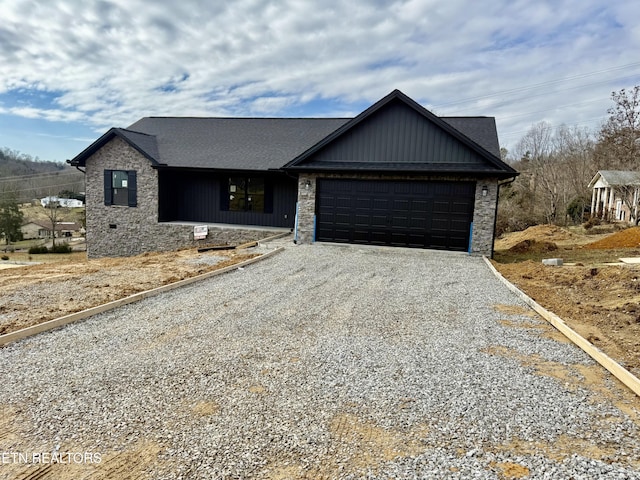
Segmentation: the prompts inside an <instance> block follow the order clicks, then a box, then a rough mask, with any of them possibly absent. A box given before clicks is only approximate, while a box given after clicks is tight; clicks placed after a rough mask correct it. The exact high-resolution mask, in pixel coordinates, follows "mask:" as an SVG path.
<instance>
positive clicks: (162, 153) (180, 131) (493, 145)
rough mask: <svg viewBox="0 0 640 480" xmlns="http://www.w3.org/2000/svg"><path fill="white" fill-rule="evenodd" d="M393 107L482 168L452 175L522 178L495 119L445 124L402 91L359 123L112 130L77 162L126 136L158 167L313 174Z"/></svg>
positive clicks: (301, 121) (154, 121) (149, 121)
mask: <svg viewBox="0 0 640 480" xmlns="http://www.w3.org/2000/svg"><path fill="white" fill-rule="evenodd" d="M393 102H399V103H401V104H402V105H404V106H405V107H408V108H409V109H411V111H413V112H414V113H415V114H417V115H419V116H420V117H421V119H422V120H425V121H426V122H429V124H431V125H434V126H435V128H437V129H438V130H439V131H442V132H444V135H445V136H446V137H447V139H453V140H454V143H456V144H461V145H463V146H464V148H465V149H466V150H465V155H466V156H467V157H469V156H471V157H473V158H474V159H476V164H477V165H475V166H474V168H471V167H470V166H469V165H467V166H466V167H465V166H464V165H454V166H452V167H451V168H450V170H451V171H455V172H459V171H460V170H461V169H463V170H464V168H466V171H472V170H474V169H477V168H476V167H478V168H479V169H480V170H482V171H483V172H487V171H488V172H492V173H498V175H499V176H503V177H510V176H514V175H517V172H516V171H515V170H514V169H512V168H511V167H509V166H508V165H506V164H505V163H503V162H502V161H501V160H500V147H499V144H498V137H497V132H496V125H495V120H494V119H493V118H491V117H443V118H439V117H437V116H435V115H434V114H432V113H431V112H429V111H428V110H426V109H425V108H424V107H422V106H420V105H419V104H417V103H416V102H414V101H413V100H411V99H410V98H409V97H407V96H406V95H404V94H403V93H402V92H400V91H399V90H394V91H393V92H391V93H390V94H389V95H387V96H386V97H385V98H383V99H382V100H380V101H379V102H377V103H376V104H374V105H372V106H371V107H370V108H368V109H367V110H365V111H364V112H363V113H361V114H360V115H358V116H357V117H355V118H205V117H145V118H142V119H140V120H138V121H137V122H135V123H133V124H132V125H130V126H129V127H128V128H112V129H110V130H109V131H108V132H106V133H105V134H104V135H102V136H101V137H100V138H99V139H98V140H96V141H95V142H94V143H93V144H91V145H90V146H89V147H87V148H86V149H85V150H84V151H82V152H81V153H80V154H79V155H77V156H76V157H75V158H74V159H73V160H71V161H70V162H69V163H70V164H71V165H74V166H85V165H86V160H87V159H88V158H89V157H91V156H92V155H93V154H94V153H96V152H97V151H98V150H99V149H100V148H102V147H103V146H104V145H105V144H106V143H107V142H109V141H111V140H112V139H113V138H115V137H118V138H121V139H122V140H124V141H125V142H126V143H127V144H128V145H130V146H131V147H132V148H134V149H136V150H137V151H138V152H140V153H141V154H142V155H143V156H145V157H146V158H147V159H149V160H150V161H151V163H152V165H153V166H155V167H174V168H195V169H216V170H252V171H265V170H280V169H284V168H288V169H291V170H298V169H305V161H306V159H308V158H309V157H310V156H311V155H313V154H314V153H316V152H318V151H319V150H321V149H322V148H323V147H324V146H326V145H328V144H329V143H331V142H334V141H335V140H337V139H338V138H340V137H342V136H343V135H345V134H347V132H352V131H353V130H354V129H355V128H356V127H357V126H358V125H360V124H361V123H362V122H365V121H367V119H369V118H371V117H373V116H375V115H376V114H377V112H379V111H380V110H382V109H384V108H385V107H386V106H388V105H390V104H392V103H393ZM448 141H449V140H448ZM478 158H479V159H481V160H477V159H478ZM420 165H421V164H420V163H419V162H413V163H412V165H409V167H410V168H409V169H411V168H414V169H418V170H420V171H425V169H427V170H428V168H431V167H433V165H432V166H431V167H429V165H426V164H424V162H422V165H421V166H420ZM381 167H383V166H382V165H380V164H379V163H378V164H377V165H376V168H377V169H381ZM445 167H446V166H444V165H443V164H441V165H439V170H438V171H440V172H442V171H444V170H446V168H445ZM382 169H383V170H384V168H382ZM388 169H389V170H393V169H396V170H400V171H402V170H404V166H403V165H401V164H399V163H397V162H396V163H393V164H390V165H389V166H388ZM443 169H444V170H443Z"/></svg>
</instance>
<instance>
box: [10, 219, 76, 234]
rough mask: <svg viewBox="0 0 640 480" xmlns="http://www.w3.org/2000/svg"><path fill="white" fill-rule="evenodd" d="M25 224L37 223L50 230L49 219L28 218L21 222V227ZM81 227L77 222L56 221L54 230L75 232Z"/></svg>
mask: <svg viewBox="0 0 640 480" xmlns="http://www.w3.org/2000/svg"><path fill="white" fill-rule="evenodd" d="M27 225H37V226H38V227H40V228H44V229H45V230H51V225H52V223H51V221H50V220H29V221H27V222H24V223H23V224H22V226H23V227H26V226H27ZM81 228H82V225H80V224H79V223H77V222H56V230H57V231H70V232H71V231H73V232H77V231H78V230H80V229H81Z"/></svg>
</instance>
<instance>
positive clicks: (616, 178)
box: [589, 170, 640, 188]
mask: <svg viewBox="0 0 640 480" xmlns="http://www.w3.org/2000/svg"><path fill="white" fill-rule="evenodd" d="M598 182H600V183H601V184H602V185H603V186H606V187H615V186H628V185H638V186H640V172H633V171H628V170H598V173H596V174H595V175H594V177H593V179H592V180H591V181H590V182H589V188H593V187H594V186H596V183H598Z"/></svg>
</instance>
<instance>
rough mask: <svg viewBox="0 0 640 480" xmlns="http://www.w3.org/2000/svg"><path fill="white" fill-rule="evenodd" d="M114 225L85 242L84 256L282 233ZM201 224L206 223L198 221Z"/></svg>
mask: <svg viewBox="0 0 640 480" xmlns="http://www.w3.org/2000/svg"><path fill="white" fill-rule="evenodd" d="M112 225H115V228H109V225H107V226H106V228H105V229H102V231H101V236H100V238H99V239H96V238H92V239H91V241H88V242H87V256H88V257H89V258H97V257H128V256H132V255H139V254H141V253H144V252H161V251H170V250H177V249H180V248H188V247H200V246H204V245H224V244H228V245H239V244H242V243H247V242H253V241H257V240H261V239H263V238H267V237H270V236H272V235H276V234H278V233H282V231H283V230H282V229H280V230H265V229H256V230H253V229H251V228H237V227H221V226H217V225H208V234H207V237H206V238H204V239H202V240H194V239H193V227H194V226H193V225H191V224H177V223H157V224H155V225H153V226H151V227H150V226H145V228H144V229H141V228H137V226H136V225H131V224H127V223H122V224H112ZM201 225H207V224H206V223H202V224H201Z"/></svg>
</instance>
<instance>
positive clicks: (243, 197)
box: [227, 177, 266, 213]
mask: <svg viewBox="0 0 640 480" xmlns="http://www.w3.org/2000/svg"><path fill="white" fill-rule="evenodd" d="M227 193H228V195H229V208H228V210H229V211H232V212H258V213H265V212H266V209H265V181H264V178H261V177H229V184H228V189H227Z"/></svg>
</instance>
